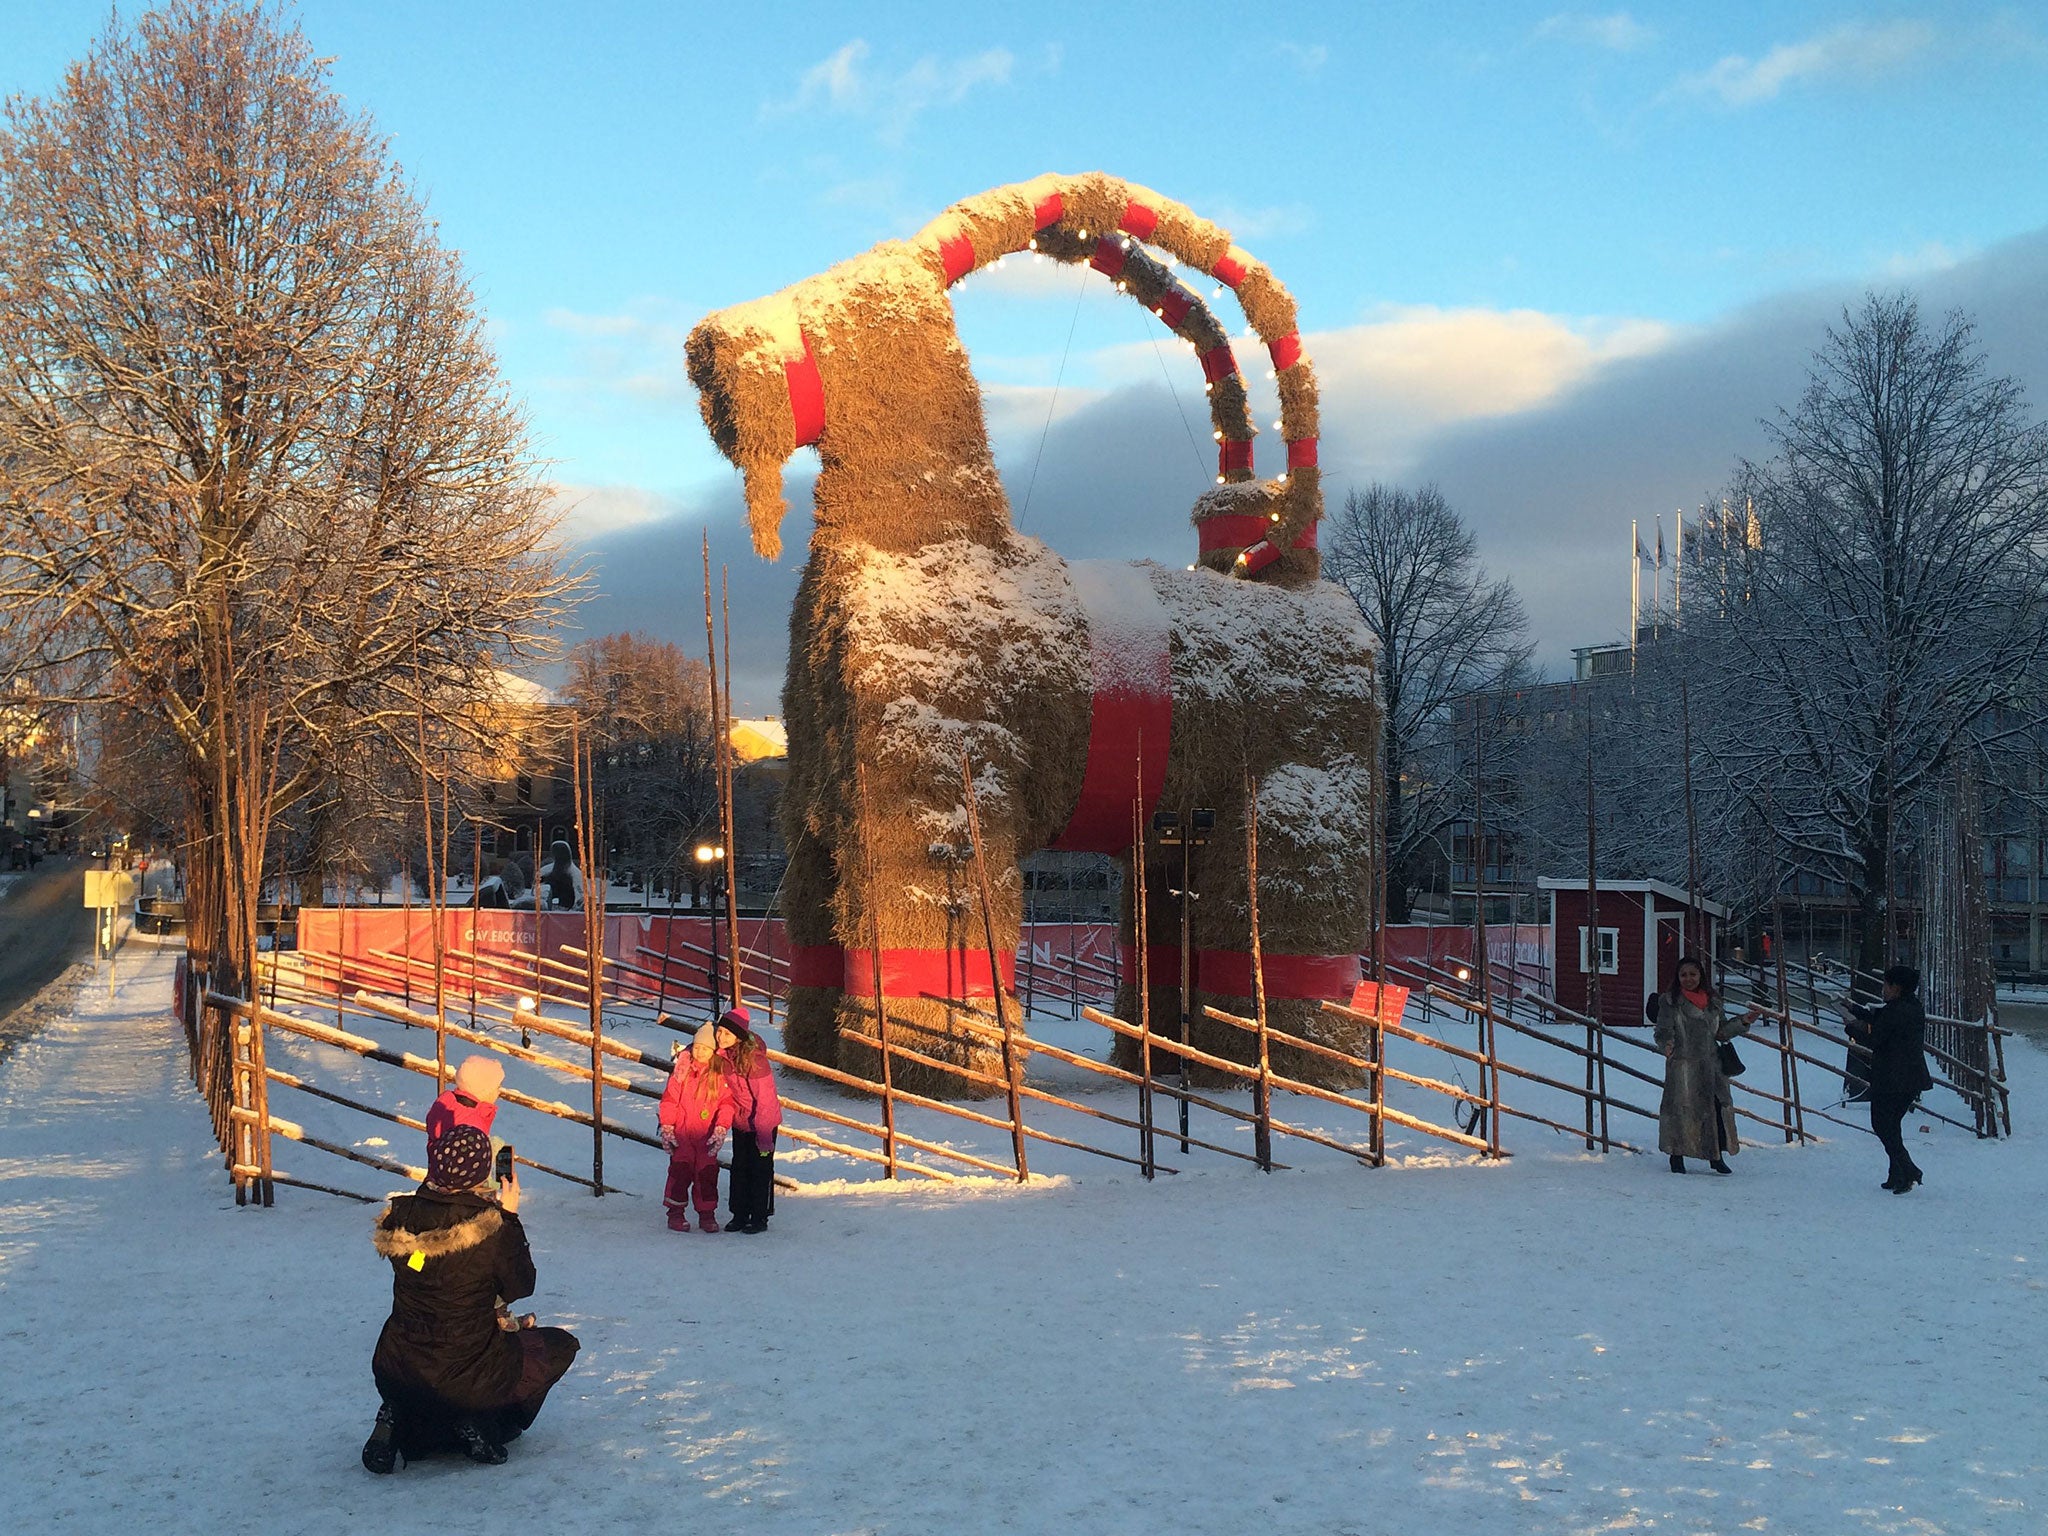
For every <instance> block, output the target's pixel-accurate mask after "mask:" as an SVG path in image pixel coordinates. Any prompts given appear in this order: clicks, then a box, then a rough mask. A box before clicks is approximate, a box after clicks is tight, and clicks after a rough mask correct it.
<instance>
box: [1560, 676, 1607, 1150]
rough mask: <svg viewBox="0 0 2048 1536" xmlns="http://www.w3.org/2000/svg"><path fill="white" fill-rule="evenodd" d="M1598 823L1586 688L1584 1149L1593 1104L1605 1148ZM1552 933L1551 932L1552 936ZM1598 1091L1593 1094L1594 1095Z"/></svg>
mask: <svg viewBox="0 0 2048 1536" xmlns="http://www.w3.org/2000/svg"><path fill="white" fill-rule="evenodd" d="M1599 869H1600V824H1599V817H1598V816H1597V815H1596V814H1595V802H1594V798H1593V690H1592V685H1591V684H1588V685H1587V688H1586V943H1585V950H1584V953H1585V966H1586V1017H1587V1019H1588V1020H1591V1021H1593V1022H1589V1023H1588V1024H1587V1025H1586V1149H1587V1150H1588V1151H1591V1150H1592V1148H1593V1127H1594V1107H1595V1105H1596V1104H1597V1105H1598V1109H1599V1128H1600V1150H1601V1151H1602V1152H1605V1151H1606V1150H1607V1145H1608V1144H1607V1042H1606V1039H1605V1037H1604V1036H1602V1035H1601V1033H1600V1027H1599V1022H1598V1021H1599V1019H1600V877H1599ZM1555 937H1556V936H1555V935H1552V938H1553V940H1555ZM1553 958H1554V957H1553ZM1596 1093H1597V1095H1598V1097H1597V1098H1596V1097H1595V1095H1596Z"/></svg>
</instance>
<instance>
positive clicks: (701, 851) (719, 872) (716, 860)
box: [697, 843, 725, 1013]
mask: <svg viewBox="0 0 2048 1536" xmlns="http://www.w3.org/2000/svg"><path fill="white" fill-rule="evenodd" d="M697 867H698V868H699V869H701V870H703V871H704V875H705V878H706V879H708V880H710V881H711V1008H712V1011H713V1012H714V1013H715V1012H717V1011H718V999H719V997H720V996H721V995H722V989H721V987H720V985H719V980H718V896H719V894H720V893H719V883H720V882H721V881H722V880H723V879H724V878H725V850H724V849H723V848H721V847H719V846H718V845H717V844H715V843H699V844H698V845H697Z"/></svg>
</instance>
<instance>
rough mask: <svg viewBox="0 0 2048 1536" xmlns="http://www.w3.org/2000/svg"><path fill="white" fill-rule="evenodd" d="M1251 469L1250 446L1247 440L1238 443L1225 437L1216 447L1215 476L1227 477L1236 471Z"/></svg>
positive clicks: (1249, 441)
mask: <svg viewBox="0 0 2048 1536" xmlns="http://www.w3.org/2000/svg"><path fill="white" fill-rule="evenodd" d="M1251 467H1252V445H1251V440H1250V439H1249V438H1247V439H1246V440H1245V441H1243V442H1238V441H1237V440H1236V439H1234V438H1228V437H1226V438H1224V439H1223V441H1222V442H1220V443H1218V444H1217V445H1216V473H1217V474H1219V475H1228V474H1231V473H1234V472H1235V471H1237V470H1240V469H1250V468H1251Z"/></svg>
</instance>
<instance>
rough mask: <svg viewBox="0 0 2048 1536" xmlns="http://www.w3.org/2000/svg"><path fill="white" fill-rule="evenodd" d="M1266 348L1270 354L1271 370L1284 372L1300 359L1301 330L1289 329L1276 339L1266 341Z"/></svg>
mask: <svg viewBox="0 0 2048 1536" xmlns="http://www.w3.org/2000/svg"><path fill="white" fill-rule="evenodd" d="M1266 350H1267V352H1269V353H1271V354H1272V358H1273V371H1274V372H1275V373H1285V372H1286V371H1287V370H1288V369H1290V368H1292V367H1293V366H1294V365H1295V364H1296V363H1298V362H1300V361H1301V332H1299V331H1289V332H1288V333H1287V334H1286V335H1285V336H1282V337H1281V338H1280V339H1279V340H1278V341H1269V342H1267V343H1266Z"/></svg>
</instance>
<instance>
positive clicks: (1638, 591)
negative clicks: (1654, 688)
mask: <svg viewBox="0 0 2048 1536" xmlns="http://www.w3.org/2000/svg"><path fill="white" fill-rule="evenodd" d="M1628 550H1629V555H1628V560H1629V564H1628V665H1629V670H1630V671H1634V670H1635V665H1636V625H1637V624H1638V623H1639V622H1640V621H1641V619H1642V616H1643V536H1642V533H1641V531H1640V527H1639V523H1638V520H1637V519H1635V518H1633V517H1632V518H1630V519H1629V520H1628Z"/></svg>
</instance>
